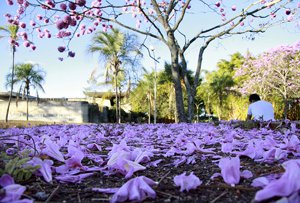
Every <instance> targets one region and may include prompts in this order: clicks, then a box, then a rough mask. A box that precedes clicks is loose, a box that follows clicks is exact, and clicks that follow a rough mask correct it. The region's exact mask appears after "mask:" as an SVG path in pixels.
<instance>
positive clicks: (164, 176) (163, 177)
mask: <svg viewBox="0 0 300 203" xmlns="http://www.w3.org/2000/svg"><path fill="white" fill-rule="evenodd" d="M170 172H171V170H170V171H168V172H167V173H166V174H165V175H163V176H162V177H161V178H160V180H159V181H158V185H159V184H160V182H161V181H162V180H163V179H165V178H166V177H167V176H168V175H169V174H170Z"/></svg>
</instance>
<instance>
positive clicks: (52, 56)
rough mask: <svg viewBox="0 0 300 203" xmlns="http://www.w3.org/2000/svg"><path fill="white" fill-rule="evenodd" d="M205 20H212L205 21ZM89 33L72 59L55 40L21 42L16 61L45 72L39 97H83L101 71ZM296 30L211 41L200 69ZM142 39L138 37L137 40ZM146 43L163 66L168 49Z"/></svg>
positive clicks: (0, 74)
mask: <svg viewBox="0 0 300 203" xmlns="http://www.w3.org/2000/svg"><path fill="white" fill-rule="evenodd" d="M0 8H1V9H0V16H1V18H0V25H1V26H2V25H4V24H5V19H4V17H3V15H4V14H5V13H6V12H7V10H8V7H7V6H6V2H5V1H3V0H2V1H1V2H0ZM205 22H206V23H211V21H209V20H207V21H205ZM185 28H186V29H187V30H188V29H191V30H193V29H196V28H197V26H195V20H187V23H186V25H185ZM91 36H92V35H90V36H84V37H82V38H77V39H74V40H73V41H72V44H71V49H72V50H74V51H75V52H76V56H75V58H73V59H71V58H66V59H65V60H64V61H59V60H58V57H60V56H62V55H61V54H59V53H58V52H57V47H58V46H59V45H62V43H61V41H60V40H58V39H55V38H53V39H50V40H43V39H37V38H35V41H34V42H35V44H36V45H37V49H36V50H35V51H32V50H31V49H28V48H24V47H23V46H22V45H21V46H20V48H18V49H17V53H16V63H23V62H26V61H32V62H35V63H38V64H39V65H40V66H41V67H42V68H43V69H44V70H45V71H46V73H47V76H46V82H45V84H44V88H45V91H46V93H45V94H44V93H40V96H41V97H67V98H68V97H84V94H83V88H84V87H87V82H86V81H87V80H88V78H89V76H90V74H91V72H92V71H93V70H94V69H95V68H97V71H98V72H101V67H102V65H103V64H102V63H99V61H98V59H97V56H96V55H94V56H92V55H90V54H88V53H87V46H88V44H89V43H90V38H91ZM299 36H300V35H299V31H298V32H296V31H295V30H294V29H293V26H289V27H286V26H282V25H281V26H278V27H275V28H272V29H270V30H268V31H267V32H266V33H264V34H262V35H259V36H257V37H256V39H255V40H253V41H252V40H248V39H245V37H242V36H235V37H232V38H227V39H223V40H222V41H216V42H213V43H212V44H211V45H210V46H209V47H208V48H207V50H206V52H205V54H204V60H203V68H204V69H206V70H213V69H215V68H216V63H217V62H218V61H219V60H221V59H229V58H230V55H231V54H233V53H235V52H241V53H242V54H245V53H246V51H247V50H249V51H250V52H251V53H254V54H259V53H262V52H263V51H266V50H268V49H270V48H273V47H276V46H279V45H288V44H293V43H295V42H296V41H297V40H299V39H300V38H299ZM142 40H143V39H142V38H140V41H142ZM148 45H152V46H154V47H155V54H156V56H160V57H161V59H160V63H159V64H158V70H160V69H162V68H163V64H164V61H170V57H169V54H168V51H167V49H166V47H165V46H162V45H161V43H160V42H157V41H154V40H152V41H150V42H149V43H148ZM198 50H199V43H195V44H194V45H192V47H191V48H190V49H189V51H188V52H187V60H188V61H189V66H190V67H195V65H196V60H197V54H198ZM0 59H1V60H0V92H3V91H8V90H6V89H5V88H4V80H5V75H6V74H7V73H8V72H9V71H10V67H11V59H12V55H11V52H10V46H9V43H8V39H0ZM142 63H143V65H144V66H145V67H146V68H147V69H149V70H151V68H153V60H151V59H150V58H149V57H148V56H147V54H145V57H144V59H143V62H142Z"/></svg>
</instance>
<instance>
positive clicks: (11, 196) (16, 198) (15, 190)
mask: <svg viewBox="0 0 300 203" xmlns="http://www.w3.org/2000/svg"><path fill="white" fill-rule="evenodd" d="M0 186H1V187H3V189H4V191H5V193H4V195H1V196H0V202H3V203H10V202H24V203H32V200H29V199H22V200H20V198H21V196H22V195H23V193H24V192H25V190H26V187H25V186H22V185H19V184H15V181H14V179H13V178H12V177H11V176H10V175H7V174H4V175H2V176H1V178H0Z"/></svg>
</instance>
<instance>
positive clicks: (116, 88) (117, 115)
mask: <svg viewBox="0 0 300 203" xmlns="http://www.w3.org/2000/svg"><path fill="white" fill-rule="evenodd" d="M117 76H118V74H117V71H116V72H115V93H116V123H119V108H118V107H119V97H118V81H117Z"/></svg>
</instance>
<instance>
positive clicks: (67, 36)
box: [5, 0, 300, 121]
mask: <svg viewBox="0 0 300 203" xmlns="http://www.w3.org/2000/svg"><path fill="white" fill-rule="evenodd" d="M6 2H7V3H8V5H11V6H14V7H13V8H15V9H12V11H15V12H12V13H7V14H6V15H5V16H6V17H7V21H8V23H9V24H15V25H18V26H19V27H20V28H21V29H20V32H19V34H18V36H19V37H20V38H22V40H23V44H24V46H26V47H31V48H32V49H36V45H34V44H33V42H34V37H33V38H32V39H33V40H31V41H30V40H29V39H31V38H29V35H34V34H35V33H36V34H37V36H38V37H39V38H51V37H52V36H55V37H56V38H60V39H63V40H66V42H67V43H66V44H65V45H63V46H59V47H58V48H57V49H58V51H59V52H67V55H68V56H69V57H74V56H75V51H73V50H71V49H70V46H69V45H70V44H69V43H70V41H72V39H73V38H74V37H80V36H82V35H86V34H91V33H93V32H94V31H95V30H97V29H103V30H104V31H107V30H108V29H110V28H112V26H113V24H116V25H118V26H122V27H124V28H126V29H129V30H131V31H134V32H137V33H140V34H143V35H145V36H147V37H151V38H154V39H157V40H160V41H161V42H162V43H163V44H165V45H166V46H167V47H168V49H169V51H170V55H171V62H172V63H171V64H172V79H173V82H174V86H175V90H176V109H177V114H178V118H179V121H190V120H191V118H192V117H193V108H194V107H193V106H194V105H193V103H194V97H195V94H196V87H197V86H198V85H199V75H200V70H201V64H202V58H203V53H204V51H205V49H206V48H207V46H208V45H209V44H210V43H211V42H212V41H214V40H217V39H222V38H224V37H229V36H232V35H237V34H238V35H239V34H245V33H250V34H251V33H258V32H264V31H265V30H266V29H267V28H269V27H270V26H273V25H277V24H279V23H284V22H297V20H299V8H300V3H299V2H296V1H290V0H251V1H247V2H238V3H237V4H233V3H232V2H230V1H226V0H223V1H222V0H219V1H218V0H200V1H192V0H125V1H113V3H112V1H102V0H62V1H56V0H41V1H40V0H6ZM193 13H194V14H195V15H197V19H198V18H199V22H200V23H199V25H197V26H198V27H199V29H198V31H196V33H193V34H192V35H191V36H190V35H187V33H186V31H185V30H184V23H185V22H187V21H185V18H186V16H187V15H189V14H193ZM199 14H201V15H199ZM198 15H199V16H198ZM208 18H209V19H214V21H213V22H212V24H210V25H208V26H207V27H206V25H205V24H201V22H202V21H206V20H207V19H208ZM51 27H52V28H51ZM99 27H100V28H99ZM53 28H54V29H53ZM33 30H34V31H33ZM250 37H251V38H252V34H251V35H250ZM200 39H201V43H202V44H201V45H200V47H199V53H198V60H197V61H198V64H197V67H196V71H195V76H194V81H193V84H191V83H190V82H189V81H188V78H187V62H186V59H185V58H186V51H187V50H188V49H189V48H190V46H191V45H192V44H193V43H194V42H196V41H200ZM11 43H12V44H15V45H16V46H18V45H19V42H18V41H16V40H11ZM181 79H183V80H184V81H185V88H186V90H187V95H188V96H187V97H188V105H189V106H188V117H186V116H185V115H186V114H185V112H184V107H183V106H184V105H183V94H182V87H181V82H180V80H181Z"/></svg>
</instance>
